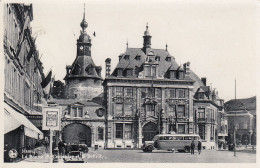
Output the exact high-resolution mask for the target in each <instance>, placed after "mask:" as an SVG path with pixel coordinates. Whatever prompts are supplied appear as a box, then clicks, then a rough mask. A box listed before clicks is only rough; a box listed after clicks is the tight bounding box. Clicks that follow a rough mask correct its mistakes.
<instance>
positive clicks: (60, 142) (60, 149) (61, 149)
mask: <svg viewBox="0 0 260 168" xmlns="http://www.w3.org/2000/svg"><path fill="white" fill-rule="evenodd" d="M64 147H65V145H64V143H63V142H62V140H61V139H60V141H59V143H58V149H59V153H60V156H62V155H63V154H64V153H63V149H64Z"/></svg>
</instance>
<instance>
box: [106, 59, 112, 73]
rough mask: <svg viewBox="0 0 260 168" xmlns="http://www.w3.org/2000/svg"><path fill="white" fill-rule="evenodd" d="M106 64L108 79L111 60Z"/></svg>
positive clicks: (107, 60)
mask: <svg viewBox="0 0 260 168" xmlns="http://www.w3.org/2000/svg"><path fill="white" fill-rule="evenodd" d="M105 62H106V77H108V76H109V75H110V67H111V59H110V58H107V59H106V60H105Z"/></svg>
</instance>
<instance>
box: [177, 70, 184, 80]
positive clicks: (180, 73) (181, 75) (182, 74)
mask: <svg viewBox="0 0 260 168" xmlns="http://www.w3.org/2000/svg"><path fill="white" fill-rule="evenodd" d="M183 78H184V72H183V71H179V78H178V79H183Z"/></svg>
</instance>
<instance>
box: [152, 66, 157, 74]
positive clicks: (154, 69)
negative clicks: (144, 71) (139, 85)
mask: <svg viewBox="0 0 260 168" xmlns="http://www.w3.org/2000/svg"><path fill="white" fill-rule="evenodd" d="M151 73H152V76H156V67H154V66H153V67H152V72H151Z"/></svg>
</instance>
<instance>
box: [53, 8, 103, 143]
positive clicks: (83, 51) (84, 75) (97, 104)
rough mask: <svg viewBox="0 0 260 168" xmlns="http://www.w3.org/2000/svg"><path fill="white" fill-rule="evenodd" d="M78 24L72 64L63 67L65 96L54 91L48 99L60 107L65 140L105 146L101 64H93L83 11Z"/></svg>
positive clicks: (61, 136) (89, 38) (62, 134)
mask: <svg viewBox="0 0 260 168" xmlns="http://www.w3.org/2000/svg"><path fill="white" fill-rule="evenodd" d="M80 26H81V28H82V30H81V32H80V36H79V38H78V40H77V54H76V59H75V61H74V62H73V64H72V65H71V66H67V67H66V70H67V74H66V76H65V78H64V80H65V90H66V91H65V96H63V94H55V98H53V99H52V100H51V101H53V102H55V103H57V104H58V105H59V106H61V107H62V122H61V132H60V138H61V139H62V140H64V141H65V142H66V143H83V144H87V145H88V146H94V145H99V147H104V139H105V117H104V115H105V111H104V108H103V94H102V78H101V67H99V66H95V64H94V61H93V60H92V57H91V45H92V44H91V37H90V36H89V35H88V34H87V31H86V28H87V27H88V23H87V22H86V20H85V12H84V15H83V20H82V22H81V24H80ZM60 88H61V89H62V87H60ZM55 92H61V93H62V90H59V88H56V91H55ZM59 96H60V97H59ZM64 97H65V98H64Z"/></svg>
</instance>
